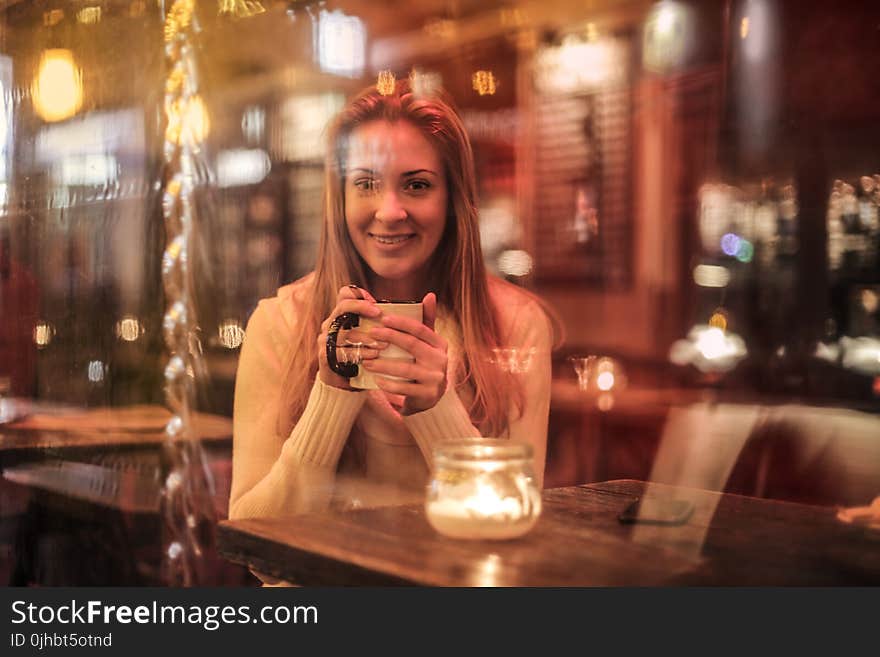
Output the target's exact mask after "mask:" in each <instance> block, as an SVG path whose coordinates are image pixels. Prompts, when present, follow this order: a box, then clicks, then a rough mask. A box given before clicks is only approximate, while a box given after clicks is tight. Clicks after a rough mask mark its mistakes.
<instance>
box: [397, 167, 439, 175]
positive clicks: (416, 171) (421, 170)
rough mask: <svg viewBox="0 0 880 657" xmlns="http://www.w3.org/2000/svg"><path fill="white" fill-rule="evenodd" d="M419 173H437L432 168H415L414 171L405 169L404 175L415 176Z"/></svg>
mask: <svg viewBox="0 0 880 657" xmlns="http://www.w3.org/2000/svg"><path fill="white" fill-rule="evenodd" d="M417 173H430V174H431V175H433V176H436V175H437V172H436V171H432V170H431V169H413V170H412V171H404V172H403V174H402V175H404V176H414V175H416V174H417Z"/></svg>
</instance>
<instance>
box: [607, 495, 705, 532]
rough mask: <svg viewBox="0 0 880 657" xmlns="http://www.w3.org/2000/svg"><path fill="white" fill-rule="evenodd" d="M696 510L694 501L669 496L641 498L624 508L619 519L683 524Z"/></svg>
mask: <svg viewBox="0 0 880 657" xmlns="http://www.w3.org/2000/svg"><path fill="white" fill-rule="evenodd" d="M693 512H694V503H693V502H691V501H689V500H678V499H674V498H668V497H646V498H639V499H637V500H636V501H635V502H633V503H632V504H630V505H629V506H628V507H626V509H624V510H623V513H621V514H620V515H619V516H617V519H618V520H619V521H620V522H623V523H628V524H629V523H637V522H638V523H647V524H651V525H681V524H684V523H685V522H687V520H688V518H690V517H691V514H692V513H693Z"/></svg>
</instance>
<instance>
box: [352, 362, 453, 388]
mask: <svg viewBox="0 0 880 657" xmlns="http://www.w3.org/2000/svg"><path fill="white" fill-rule="evenodd" d="M364 367H365V368H366V369H367V370H369V371H370V372H373V373H374V374H380V375H381V374H386V375H389V376H397V377H400V378H402V379H407V380H410V381H416V382H418V383H424V384H428V385H436V384H438V383H440V382H441V381H443V379H444V378H446V374H445V372H442V371H440V370H439V369H435V368H429V367H424V366H422V365H420V364H418V363H413V362H411V361H401V360H389V359H387V358H379V359H377V360H372V361H370V362H369V363H364Z"/></svg>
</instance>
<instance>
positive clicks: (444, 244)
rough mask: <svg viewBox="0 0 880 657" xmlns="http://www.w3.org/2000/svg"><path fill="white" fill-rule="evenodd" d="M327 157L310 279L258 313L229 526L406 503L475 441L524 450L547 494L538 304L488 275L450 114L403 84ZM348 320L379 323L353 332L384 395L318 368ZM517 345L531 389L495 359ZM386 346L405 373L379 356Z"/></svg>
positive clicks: (335, 139)
mask: <svg viewBox="0 0 880 657" xmlns="http://www.w3.org/2000/svg"><path fill="white" fill-rule="evenodd" d="M329 145H330V149H329V157H328V159H327V162H326V179H325V189H324V219H323V222H322V229H321V242H320V246H319V252H318V258H317V265H316V267H315V271H314V272H312V273H311V274H309V275H307V276H306V277H304V278H302V279H300V280H298V281H296V282H294V283H292V284H290V285H286V286H284V287H282V288H281V289H280V290H279V291H278V295H277V296H276V297H274V298H271V299H264V300H263V301H262V302H261V303H260V304H259V306H258V307H257V309H256V311H255V312H254V314H253V316H252V317H251V319H250V322H249V324H248V328H247V332H246V336H245V339H244V344H243V347H242V353H241V358H240V362H239V367H238V374H237V380H236V394H235V409H234V450H233V481H232V492H231V499H230V517H232V518H241V517H253V516H266V515H289V514H294V513H298V512H302V511H307V510H318V509H323V508H326V507H327V506H328V505H332V506H342V507H351V506H362V505H372V504H383V503H389V502H394V501H401V500H404V499H405V500H413V499H414V498H415V497H417V496H421V495H422V494H423V491H424V486H425V484H426V483H427V479H428V473H429V468H430V466H431V463H432V458H433V450H434V448H435V447H436V446H437V445H438V444H441V443H443V442H445V441H448V440H452V439H457V438H462V437H468V436H480V435H485V436H492V437H503V438H509V439H511V440H515V441H519V442H524V443H529V444H530V445H531V447H532V453H533V454H534V461H535V472H536V475H537V480H538V484H539V485H540V482H541V481H542V478H543V471H544V461H545V454H546V440H547V418H548V412H549V399H550V372H551V367H550V356H551V353H550V352H551V347H552V344H551V343H552V335H553V330H552V327H551V324H550V322H549V320H548V317H547V315H546V314H545V312H544V310H543V306H542V303H541V302H540V301H539V300H538V299H537V298H536V297H534V296H533V295H531V294H529V293H528V292H526V291H524V290H522V289H520V288H518V287H515V286H513V285H510V284H508V283H506V282H504V281H501V280H500V279H496V278H494V277H491V276H489V275H487V273H486V270H485V267H484V264H483V259H482V253H481V250H480V241H479V226H478V218H477V212H476V207H477V204H476V192H475V181H474V163H473V154H472V152H471V146H470V141H469V140H468V137H467V134H466V133H465V131H464V127H463V125H462V122H461V120H460V118H459V116H458V114H457V113H456V111H455V110H454V109H453V108H452V106H451V105H450V104H449V103H448V102H447V101H446V100H444V98H443V97H441V96H440V95H438V94H436V93H432V94H431V95H421V96H420V95H417V94H415V93H413V92H412V91H411V90H410V88H409V86H408V83H407V82H405V81H404V82H399V83H398V84H397V87H396V89H395V91H394V92H393V93H391V94H390V95H382V94H380V93H379V92H378V91H377V90H376V89H375V88H369V89H367V90H366V91H364V92H363V93H361V94H360V95H359V96H357V97H355V98H354V99H353V100H352V101H351V102H350V103H349V104H348V105H347V106H346V107H345V108H344V109H343V110H342V111H341V112H340V114H339V115H338V116H337V118H336V120H335V122H334V123H333V124H332V127H331V130H330V140H329ZM380 298H393V299H399V300H409V301H415V302H420V303H421V304H422V307H423V321H422V322H419V321H417V320H416V319H412V318H409V317H400V316H395V315H390V314H388V315H387V316H386V315H384V314H383V313H382V311H381V309H380V305H377V302H376V299H380ZM346 313H350V314H355V315H359V316H362V317H364V318H370V319H371V320H374V321H375V322H371V324H372V323H378V324H379V325H378V326H375V327H374V328H371V329H369V331H366V330H363V327H362V329H361V330H354V331H352V332H351V334H349V339H350V340H355V337H356V340H355V341H356V342H358V343H360V344H359V345H358V346H359V357H360V359H361V366H362V367H364V368H365V369H367V370H368V371H369V372H370V373H372V374H373V375H374V378H375V380H376V384H377V385H378V389H376V390H360V389H357V388H353V387H352V385H351V384H350V382H349V379H348V378H345V377H344V376H341V375H340V374H339V373H338V372H340V370H339V369H338V368H337V369H332V368H331V367H330V366H329V365H328V362H327V354H326V344H327V334H328V331H331V332H333V333H334V336H335V331H337V330H338V327H339V318H340V316H343V315H344V314H346ZM340 339H341V338H340ZM510 345H515V346H517V347H522V348H524V349H529V350H533V351H534V354H535V355H534V357H533V359H532V361H531V369H530V371H529V374H528V376H527V377H523V376H522V373H521V372H510V371H505V370H504V369H503V368H500V367H498V366H497V364H496V363H495V361H494V360H493V358H492V350H493V349H497V348H498V347H502V346H510ZM389 347H395V348H399V349H403V350H404V351H406V352H408V353H409V354H411V355H412V359H411V360H408V361H407V362H405V363H401V362H393V361H392V360H391V359H385V358H382V359H379V358H378V356H379V355H380V354H381V352H382V351H383V350H384V349H387V348H389ZM332 349H333V347H332V343H331V352H332ZM333 353H335V352H332V353H331V355H332V354H333ZM342 371H343V372H347V371H348V370H342Z"/></svg>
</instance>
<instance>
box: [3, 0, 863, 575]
mask: <svg viewBox="0 0 880 657" xmlns="http://www.w3.org/2000/svg"><path fill="white" fill-rule="evenodd" d="M878 63H880V4H878V3H872V2H861V1H857V0H841V1H840V2H837V3H829V2H820V1H818V0H778V1H773V0H701V1H697V0H661V1H659V2H655V1H648V0H577V1H575V0H503V1H502V0H416V1H412V2H410V1H403V0H394V1H389V2H374V1H372V0H325V1H313V0H160V1H159V2H148V1H146V0H79V1H77V2H69V1H67V0H40V1H36V0H4V1H2V2H0V92H2V98H0V100H2V105H0V472H2V476H0V583H2V584H3V585H5V586H28V587H32V586H95V585H99V586H100V585H128V586H235V587H250V586H281V585H290V584H292V585H304V586H310V585H325V586H326V585H329V586H352V585H397V584H408V585H413V584H414V585H418V586H465V587H472V586H679V585H700V586H707V585H708V586H727V585H751V586H791V585H877V584H880V550H878V545H880V543H878V540H880V79H878ZM365 89H367V91H366V92H365V91H364V90H365ZM386 299H395V300H396V301H406V302H408V303H387V304H386V303H384V300H386ZM377 300H378V301H379V303H376V302H377ZM412 313H415V314H412ZM368 318H370V319H371V321H367V319H368ZM372 320H375V321H372ZM383 354H384V355H383Z"/></svg>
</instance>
